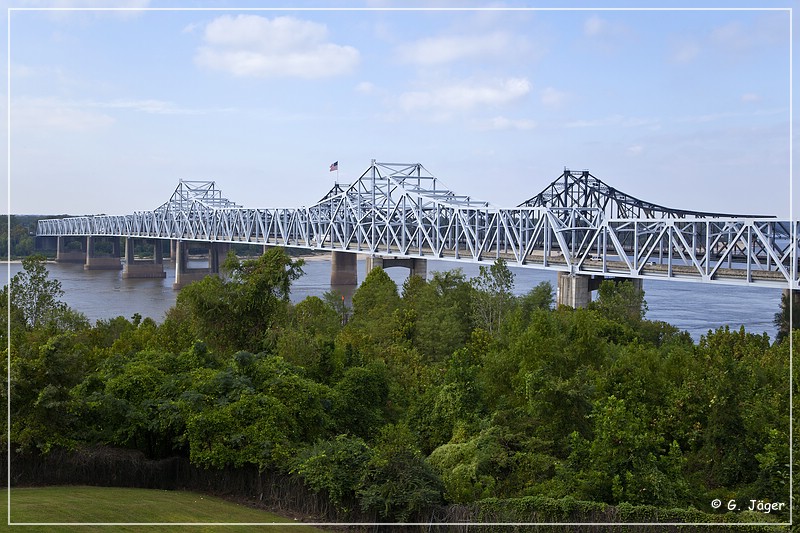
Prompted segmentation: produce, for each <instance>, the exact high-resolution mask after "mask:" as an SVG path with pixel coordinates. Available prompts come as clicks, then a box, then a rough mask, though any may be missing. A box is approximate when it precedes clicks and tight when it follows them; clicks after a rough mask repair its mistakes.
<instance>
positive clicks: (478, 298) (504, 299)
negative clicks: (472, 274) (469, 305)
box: [472, 259, 514, 333]
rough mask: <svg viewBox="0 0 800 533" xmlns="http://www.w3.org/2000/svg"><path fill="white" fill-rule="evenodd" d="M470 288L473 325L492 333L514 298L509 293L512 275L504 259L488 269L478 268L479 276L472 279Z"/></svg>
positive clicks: (484, 267) (496, 328)
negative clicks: (473, 289) (471, 289)
mask: <svg viewBox="0 0 800 533" xmlns="http://www.w3.org/2000/svg"><path fill="white" fill-rule="evenodd" d="M472 286H473V287H474V288H475V295H474V297H473V314H474V317H475V324H476V325H477V326H478V327H481V328H483V329H485V330H486V331H488V332H489V333H494V332H496V331H497V330H498V329H499V327H500V324H501V322H502V321H503V318H504V317H505V315H506V313H507V312H508V311H509V310H510V309H511V307H512V305H513V302H514V296H513V294H512V293H511V291H512V289H513V288H514V273H513V272H511V270H510V269H509V268H508V266H507V265H506V262H505V260H504V259H497V260H496V261H495V262H494V264H493V265H492V266H490V267H486V266H481V267H480V275H479V276H478V277H476V278H473V279H472Z"/></svg>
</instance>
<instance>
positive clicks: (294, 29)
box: [3, 0, 800, 217]
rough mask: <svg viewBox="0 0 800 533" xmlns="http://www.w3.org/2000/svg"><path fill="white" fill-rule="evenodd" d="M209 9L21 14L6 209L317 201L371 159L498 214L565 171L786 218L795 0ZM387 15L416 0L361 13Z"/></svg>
mask: <svg viewBox="0 0 800 533" xmlns="http://www.w3.org/2000/svg"><path fill="white" fill-rule="evenodd" d="M11 5H12V7H14V8H31V7H64V8H69V7H100V6H104V5H107V6H121V5H127V6H129V7H136V8H154V7H155V8H158V7H171V6H173V5H175V4H167V3H164V2H161V3H159V2H156V1H150V2H148V1H147V0H128V1H127V3H123V2H115V3H111V2H108V3H105V4H104V3H103V2H100V1H87V2H79V1H77V0H75V1H66V0H59V1H56V0H53V1H51V2H47V1H44V0H41V1H35V2H34V1H30V2H14V1H12V2H11ZM178 5H180V6H181V7H187V6H189V5H191V4H190V3H185V2H183V3H180V4H178ZM198 5H202V6H203V7H219V8H220V10H218V11H214V10H204V11H193V10H178V11H153V10H140V11H129V12H101V11H80V12H78V11H69V10H64V11H26V10H14V11H11V12H10V17H11V20H10V28H11V35H10V43H11V53H10V56H11V64H10V73H11V77H10V84H9V85H10V87H11V97H10V109H11V127H10V133H11V149H10V154H11V207H10V209H11V212H12V213H64V212H66V213H72V214H83V213H101V212H102V213H108V214H123V213H130V212H132V211H134V210H145V209H151V208H154V207H157V206H158V205H160V204H161V203H163V202H164V201H165V200H166V199H168V197H169V195H170V194H171V192H172V190H173V189H174V188H175V186H176V184H177V182H178V179H180V178H183V179H189V180H215V181H216V182H217V184H218V186H219V187H220V188H221V189H222V190H223V192H224V194H225V196H227V197H228V198H229V199H231V200H233V201H235V202H237V203H239V204H243V205H245V206H248V207H283V206H300V205H308V204H311V203H314V202H315V201H316V200H318V199H319V198H320V197H322V196H323V195H324V194H325V193H326V192H327V191H328V190H329V189H330V187H331V186H332V185H333V183H334V182H335V181H336V179H337V176H336V173H335V172H334V173H331V172H329V165H330V164H331V163H332V162H334V161H339V168H340V171H339V174H338V180H339V181H340V182H343V183H345V182H349V181H352V180H354V179H356V178H357V177H358V176H359V175H360V174H361V173H362V172H363V171H364V170H365V169H366V168H367V167H368V166H369V164H370V160H371V159H377V160H378V161H387V162H402V163H406V162H420V163H422V164H423V165H424V166H425V167H426V168H427V169H428V170H429V171H430V172H431V173H433V174H434V175H435V176H437V177H438V178H440V179H441V180H442V181H443V182H444V183H445V184H446V185H447V186H448V187H449V188H451V189H453V190H455V191H456V192H458V193H459V194H468V195H471V196H472V197H474V198H477V199H481V200H487V201H490V202H492V203H493V204H495V205H498V206H513V205H517V204H519V203H521V202H522V201H524V200H526V199H528V198H529V197H531V196H533V195H535V194H536V193H538V192H539V191H540V190H542V189H543V188H544V187H545V186H546V185H548V184H549V183H550V182H551V181H553V180H554V179H555V178H557V177H558V176H559V175H560V174H561V172H562V171H563V169H564V167H568V168H572V169H589V170H590V171H591V173H592V174H593V175H595V176H596V177H598V178H600V179H602V180H604V181H606V182H607V183H608V184H610V185H612V186H614V187H617V188H618V189H621V190H623V191H625V192H628V193H629V194H632V195H634V196H637V197H639V198H642V199H645V200H649V201H652V202H656V203H661V204H664V205H667V206H673V207H679V208H686V209H698V210H707V211H725V212H741V213H754V214H761V213H764V214H776V215H779V216H781V217H788V216H789V207H790V206H789V178H790V172H789V150H790V146H789V144H790V142H789V111H790V102H789V100H790V94H789V92H790V90H789V79H790V68H789V61H790V56H789V50H790V44H791V43H790V40H789V39H790V37H789V12H788V11H787V10H783V11H768V10H754V11H735V10H716V11H689V10H674V11H642V10H635V9H632V10H624V11H606V10H600V9H586V10H574V11H573V10H570V11H542V10H524V11H508V10H505V9H503V8H507V7H537V6H538V7H542V6H544V5H545V4H536V3H531V2H529V3H524V2H509V3H505V4H499V3H495V4H491V5H489V4H478V3H465V2H461V3H454V2H449V3H443V2H440V3H438V4H437V3H430V2H427V3H424V4H423V5H425V6H427V7H430V6H438V7H442V6H444V7H452V6H456V5H458V6H462V7H476V6H481V7H484V6H490V7H492V8H493V9H490V10H465V11H449V10H448V11H422V10H419V11H397V10H391V9H389V10H369V9H367V10H353V11H327V10H280V11H274V10H231V9H228V8H233V7H241V6H242V5H245V6H253V5H258V4H257V3H253V2H249V3H248V2H238V3H236V2H224V1H218V2H204V3H202V4H198ZM262 5H265V4H262ZM283 5H286V4H283ZM326 5H332V4H326ZM393 5H410V4H408V3H403V4H392V3H390V2H378V1H369V2H358V1H356V2H353V3H351V4H348V6H349V7H359V8H361V7H363V8H387V7H388V8H391V7H392V6H393ZM559 5H565V4H559ZM583 5H587V4H583ZM588 5H590V6H592V7H593V8H594V7H595V6H597V7H598V8H599V6H605V7H629V6H631V4H630V3H628V4H622V3H618V4H608V3H606V4H601V3H589V4H588ZM633 5H636V4H633ZM660 5H661V6H664V7H680V4H675V3H665V4H660ZM685 5H692V4H685ZM704 5H705V6H711V7H747V4H737V3H733V2H726V3H724V4H721V3H710V4H709V3H707V4H704ZM751 5H758V7H769V6H772V7H793V4H792V3H787V2H784V3H764V2H761V3H758V2H753V3H752V4H751ZM290 6H291V7H298V6H305V7H313V5H312V4H308V3H306V4H303V3H298V2H292V3H290ZM495 8H496V9H495ZM795 27H796V29H795V31H794V34H795V39H796V35H797V33H799V32H798V30H797V25H795ZM3 41H4V42H5V39H4V40H3ZM3 46H4V47H5V44H4V45H3ZM3 96H4V98H3V108H4V110H5V111H7V110H8V108H7V106H6V104H5V102H6V100H7V96H8V94H7V93H6V92H5V89H3ZM795 130H797V129H796V128H795ZM4 157H5V156H4ZM3 162H4V163H5V162H6V161H5V160H4V161H3ZM795 175H797V173H796V172H795ZM799 203H800V202H798V201H795V204H796V207H795V208H794V211H795V214H797V213H798V211H800V209H799V208H798V207H800V206H797V204H799Z"/></svg>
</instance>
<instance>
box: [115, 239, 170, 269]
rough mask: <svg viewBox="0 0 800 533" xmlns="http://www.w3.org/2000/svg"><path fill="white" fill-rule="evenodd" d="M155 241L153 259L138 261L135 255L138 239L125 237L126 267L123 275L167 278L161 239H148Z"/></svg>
mask: <svg viewBox="0 0 800 533" xmlns="http://www.w3.org/2000/svg"><path fill="white" fill-rule="evenodd" d="M146 240H150V241H151V242H152V243H153V259H152V260H151V261H147V260H139V261H137V260H136V258H135V257H134V255H133V249H134V246H135V244H136V240H135V239H134V238H133V237H128V238H127V239H125V267H124V268H123V269H122V277H123V278H126V279H131V278H166V277H167V273H166V272H165V271H164V254H163V252H162V251H161V241H159V240H158V239H146Z"/></svg>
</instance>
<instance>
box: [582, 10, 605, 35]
mask: <svg viewBox="0 0 800 533" xmlns="http://www.w3.org/2000/svg"><path fill="white" fill-rule="evenodd" d="M607 27H608V22H606V21H605V20H603V19H601V18H600V17H598V16H597V15H592V16H591V17H589V18H588V19H586V21H584V23H583V34H584V35H586V36H587V37H596V36H598V35H601V34H603V32H605V31H606V29H607Z"/></svg>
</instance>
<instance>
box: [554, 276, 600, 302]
mask: <svg viewBox="0 0 800 533" xmlns="http://www.w3.org/2000/svg"><path fill="white" fill-rule="evenodd" d="M590 281H592V278H591V277H589V276H580V275H572V274H570V273H568V272H559V273H558V290H557V291H556V305H566V306H568V307H572V308H573V309H582V308H586V307H588V306H589V302H591V301H592V289H590V288H589V282H590Z"/></svg>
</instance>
